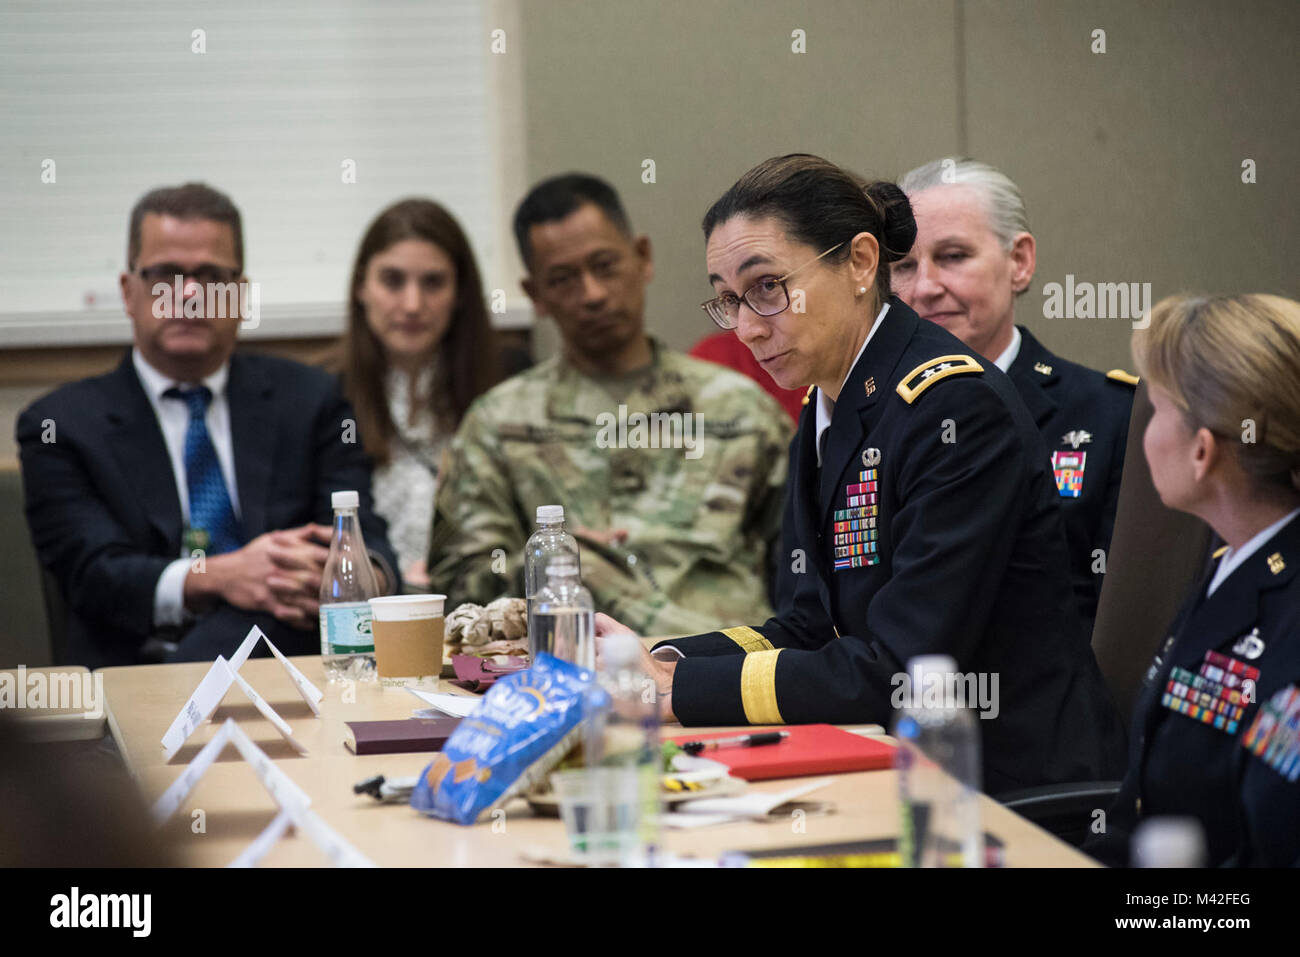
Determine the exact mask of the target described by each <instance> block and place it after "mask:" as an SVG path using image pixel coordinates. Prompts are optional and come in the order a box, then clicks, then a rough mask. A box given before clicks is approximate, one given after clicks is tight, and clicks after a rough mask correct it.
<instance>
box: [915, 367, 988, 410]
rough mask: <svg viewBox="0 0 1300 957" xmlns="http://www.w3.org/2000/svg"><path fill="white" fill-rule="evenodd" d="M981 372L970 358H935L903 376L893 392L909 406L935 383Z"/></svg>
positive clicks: (982, 368) (982, 369)
mask: <svg viewBox="0 0 1300 957" xmlns="http://www.w3.org/2000/svg"><path fill="white" fill-rule="evenodd" d="M983 372H984V367H983V366H981V365H980V364H979V363H978V362H976V361H975V360H974V359H972V358H971V357H970V356H963V355H951V356H937V357H936V358H934V359H931V360H929V361H928V362H922V363H921V364H920V365H919V366H917V367H916V368H915V369H913V370H912V371H911V372H909V373H908V374H907V375H905V376H903V379H902V381H901V382H899V383H898V387H897V389H896V390H895V391H897V392H898V394H899V395H901V396H902V397H903V401H904V402H906V403H907V404H908V405H911V404H912V403H913V402H915V401H916V400H917V398H918V397H919V396H920V395H921V394H922V393H923V392H925V390H926V389H928V388H930V387H931V386H932V385H934V384H935V383H936V382H942V381H943V380H944V379H947V378H949V377H951V376H955V375H963V374H969V373H975V374H981V373H983Z"/></svg>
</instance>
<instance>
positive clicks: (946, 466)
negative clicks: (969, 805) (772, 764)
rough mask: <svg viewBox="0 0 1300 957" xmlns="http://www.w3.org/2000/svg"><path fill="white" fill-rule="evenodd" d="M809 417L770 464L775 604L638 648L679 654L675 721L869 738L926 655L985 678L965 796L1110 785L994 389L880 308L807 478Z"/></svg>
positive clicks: (1108, 731) (937, 333) (1108, 726)
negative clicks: (787, 478)
mask: <svg viewBox="0 0 1300 957" xmlns="http://www.w3.org/2000/svg"><path fill="white" fill-rule="evenodd" d="M814 413H815V406H814V405H813V403H812V402H810V403H809V404H808V406H806V407H805V409H804V412H803V415H802V417H801V419H800V423H799V432H798V434H797V435H796V436H795V439H794V441H793V443H792V445H791V453H790V455H791V461H790V473H791V484H790V490H789V494H788V496H787V504H786V515H785V529H784V531H785V538H786V541H787V543H791V542H793V543H797V545H798V547H800V548H801V549H802V550H803V552H804V556H803V557H805V558H806V570H804V571H803V573H802V574H794V575H792V576H790V577H791V578H793V580H794V595H793V599H792V600H786V601H783V607H782V610H781V611H780V612H778V613H777V615H776V616H774V617H772V618H770V619H768V620H767V622H766V623H765V624H763V625H758V626H755V627H753V628H749V627H745V628H732V629H728V630H727V631H726V632H711V633H708V634H704V635H697V636H693V637H689V638H681V639H674V640H671V641H668V642H661V643H660V645H659V646H656V647H661V646H662V645H665V644H671V645H672V646H674V647H675V648H677V649H678V650H679V651H681V652H682V653H683V654H684V655H685V658H684V660H682V661H680V662H678V664H677V671H676V674H675V677H674V681H673V689H672V696H673V708H674V711H675V713H676V715H677V717H678V719H679V720H680V721H681V722H682V724H685V725H709V724H738V723H745V722H748V723H750V724H774V723H790V724H797V723H809V722H832V723H851V722H879V723H881V724H886V725H888V724H889V722H890V719H891V714H892V711H893V706H892V702H893V701H894V700H895V698H894V695H895V692H896V691H897V690H898V689H899V688H901V685H900V684H899V683H898V681H897V679H896V676H898V675H899V674H900V673H902V672H903V671H904V669H905V666H906V664H907V661H908V660H909V659H910V658H912V657H914V656H916V655H923V654H935V653H943V654H949V655H952V656H953V657H954V658H955V659H956V662H957V666H958V669H959V671H961V672H962V673H984V674H985V675H986V677H987V680H988V685H987V687H991V678H992V676H993V675H996V676H997V680H998V695H997V702H996V715H995V716H994V711H993V709H992V708H990V709H986V711H985V713H987V714H988V715H989V717H987V718H986V719H981V720H980V721H978V722H977V723H978V724H979V726H980V729H981V732H982V746H983V767H984V782H983V786H984V789H985V790H987V791H989V792H990V793H998V792H1002V791H1006V790H1009V789H1013V788H1016V787H1028V786H1031V785H1037V784H1044V783H1049V782H1059V781H1067V780H1078V779H1094V778H1097V777H1099V776H1101V777H1104V776H1107V775H1109V776H1110V777H1118V776H1119V774H1120V773H1121V772H1122V769H1123V767H1124V739H1123V734H1122V731H1121V729H1120V725H1119V720H1118V716H1117V715H1116V714H1115V709H1114V707H1113V705H1112V704H1111V702H1110V699H1109V696H1108V694H1107V691H1106V689H1105V687H1104V685H1103V683H1102V678H1101V674H1100V672H1099V670H1098V668H1097V664H1096V661H1095V660H1094V659H1093V656H1092V650H1091V648H1089V646H1088V644H1087V642H1086V641H1085V640H1084V639H1083V637H1082V635H1081V632H1080V629H1079V625H1078V619H1077V615H1076V612H1075V608H1074V601H1073V600H1072V596H1071V592H1070V583H1069V576H1068V573H1067V571H1066V569H1067V568H1068V561H1067V558H1066V555H1065V535H1064V532H1063V530H1062V526H1061V516H1060V508H1059V505H1058V503H1057V499H1058V496H1057V493H1056V488H1055V485H1054V484H1053V482H1052V477H1051V472H1050V469H1049V460H1048V456H1047V453H1046V451H1045V449H1044V448H1043V444H1042V439H1041V437H1040V436H1039V434H1038V431H1037V430H1036V429H1035V428H1034V423H1033V421H1032V420H1031V419H1030V418H1029V414H1028V413H1027V411H1026V410H1025V407H1024V404H1023V403H1022V402H1021V401H1020V400H1019V398H1018V397H1017V396H1016V392H1015V388H1014V387H1013V386H1012V385H1011V382H1010V381H1009V380H1008V379H1007V377H1006V376H1005V375H1003V374H1002V372H1001V371H999V370H998V369H997V368H996V367H995V366H994V365H992V363H989V362H986V361H984V360H983V359H980V358H979V357H976V356H972V355H970V354H969V353H968V352H967V351H966V350H965V348H964V346H963V345H962V343H961V341H960V340H958V339H957V338H956V337H954V336H953V335H952V334H951V333H949V332H947V331H945V330H943V329H941V328H940V327H939V326H937V325H934V324H932V323H928V322H923V321H922V320H921V319H920V318H918V316H917V315H916V313H915V312H913V311H912V310H911V309H909V308H908V307H907V306H906V305H904V304H903V303H902V302H901V301H900V300H899V299H898V298H897V297H894V298H892V299H891V300H890V308H889V311H888V312H887V313H886V314H885V317H884V319H883V320H882V324H881V327H880V328H879V329H877V330H876V334H875V336H874V338H872V340H871V342H870V344H869V345H868V346H867V348H866V350H865V351H864V352H863V354H862V356H861V357H860V358H859V359H858V361H857V363H856V365H854V367H853V370H852V371H851V372H850V374H849V378H848V381H847V383H846V385H845V387H844V389H843V391H842V393H841V394H840V397H839V400H838V401H837V402H836V403H835V411H834V415H833V417H832V420H831V425H830V428H829V429H828V430H827V437H826V440H825V458H824V462H823V467H821V468H820V469H819V468H818V466H817V459H816V450H815V449H814V448H813V442H814V441H815V440H814V432H815V415H814ZM799 559H800V556H799V555H798V554H797V553H796V556H795V562H796V564H797V563H798V561H799ZM837 566H838V567H837ZM797 570H798V569H797V568H796V571H797ZM972 704H973V702H972Z"/></svg>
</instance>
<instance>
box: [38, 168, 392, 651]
mask: <svg viewBox="0 0 1300 957" xmlns="http://www.w3.org/2000/svg"><path fill="white" fill-rule="evenodd" d="M120 285H121V292H122V301H123V304H124V306H125V308H126V312H127V313H128V315H129V316H130V317H131V322H132V327H133V333H134V335H133V339H134V345H133V348H132V349H131V350H130V351H129V352H128V354H127V355H126V356H125V357H124V358H123V360H122V362H121V364H120V365H119V366H118V367H117V368H116V369H115V370H113V371H112V372H109V373H108V374H106V375H102V376H97V377H95V378H91V379H86V380H83V381H80V382H73V383H70V384H68V385H65V386H63V387H61V388H59V389H57V390H55V391H54V392H53V393H51V394H49V395H47V396H44V397H43V398H41V399H39V400H37V401H36V402H35V403H33V404H32V405H31V406H30V407H29V408H28V409H26V410H25V411H24V412H23V413H22V415H21V416H19V419H18V427H17V437H18V443H19V446H20V454H21V459H22V469H23V486H24V494H25V498H26V513H27V520H28V524H29V526H30V528H31V533H32V539H33V542H34V544H35V547H36V551H37V554H38V556H39V557H40V560H41V562H42V564H43V565H44V566H45V567H46V568H47V569H49V571H50V572H51V573H52V574H53V576H54V578H55V579H56V580H57V581H58V584H59V588H60V590H61V591H62V594H63V597H64V600H65V601H66V602H67V605H68V608H69V614H68V633H67V639H66V650H65V652H64V655H63V656H64V657H65V658H66V659H67V660H68V661H69V662H76V663H79V664H84V665H87V666H88V667H92V668H93V667H100V666H103V665H112V664H131V663H135V662H137V661H141V660H158V659H160V658H161V659H163V660H177V661H182V660H204V659H210V658H213V657H215V656H216V655H217V654H227V655H229V654H230V653H231V652H232V651H233V650H234V649H235V648H236V647H237V646H238V645H239V643H240V641H242V640H243V638H244V635H245V634H246V633H247V631H248V629H249V628H250V627H251V626H252V625H254V624H256V625H259V626H260V627H261V628H262V630H263V631H265V632H266V633H267V635H268V636H269V637H270V638H271V640H272V641H274V642H275V643H276V645H277V646H278V647H279V648H280V649H281V650H282V651H283V652H285V653H286V654H309V653H313V652H316V651H318V650H319V647H320V643H319V638H318V631H317V620H318V619H317V616H318V611H319V609H318V605H317V599H318V596H319V590H320V583H321V574H322V570H323V568H324V564H325V559H326V558H327V556H328V547H327V546H328V543H329V536H330V528H329V527H328V524H327V523H329V522H330V521H331V515H332V511H331V507H330V495H331V493H332V492H334V491H338V490H345V489H355V490H357V491H358V492H359V493H360V495H361V510H360V517H361V523H362V527H363V534H364V535H365V537H366V542H367V545H368V547H369V549H370V551H371V557H372V560H373V561H374V562H375V563H376V565H377V567H378V572H379V575H378V577H379V580H380V585H381V590H385V589H391V588H392V587H394V586H395V585H396V584H397V583H398V580H397V578H396V576H395V575H394V573H393V572H392V571H391V569H393V568H395V567H396V562H395V560H394V558H393V554H392V551H391V549H390V547H389V545H388V542H387V538H386V527H385V525H384V522H383V520H382V519H381V518H379V517H378V516H376V515H375V514H374V513H373V511H372V509H371V502H370V467H369V463H368V461H367V460H366V458H365V456H364V453H363V452H362V450H361V446H360V444H359V443H358V442H356V440H355V435H354V434H351V433H350V431H349V429H350V427H351V428H352V429H354V423H353V421H352V412H351V409H350V407H349V406H348V404H347V402H346V400H344V399H343V398H342V396H341V395H340V393H339V389H338V386H337V383H336V381H335V380H334V379H333V378H332V377H330V376H329V375H327V374H326V373H324V372H321V371H319V370H316V369H312V368H309V367H307V366H303V365H300V364H298V363H296V362H291V361H288V360H285V359H278V358H272V357H268V356H257V355H246V354H242V353H236V352H235V343H236V338H237V335H238V331H239V326H240V321H241V313H243V314H245V315H246V314H247V309H246V306H247V299H246V298H245V295H244V294H245V292H246V281H245V279H244V276H243V236H242V230H241V225H240V217H239V211H238V210H237V209H236V208H235V206H234V205H233V204H232V203H231V202H230V200H229V199H228V198H227V197H225V196H224V195H222V194H221V193H218V192H217V191H215V190H212V189H210V188H208V187H206V186H203V185H199V184H187V185H185V186H180V187H176V188H164V189H158V190H154V191H153V192H151V193H149V194H147V195H146V196H145V197H143V198H142V199H141V200H140V202H139V203H137V205H136V207H135V209H134V210H133V211H132V215H131V225H130V233H129V241H128V249H127V270H126V272H124V273H122V275H121V277H120ZM232 288H233V289H234V290H236V291H237V295H235V296H233V297H231V296H226V295H223V293H224V292H225V291H228V290H230V289H232Z"/></svg>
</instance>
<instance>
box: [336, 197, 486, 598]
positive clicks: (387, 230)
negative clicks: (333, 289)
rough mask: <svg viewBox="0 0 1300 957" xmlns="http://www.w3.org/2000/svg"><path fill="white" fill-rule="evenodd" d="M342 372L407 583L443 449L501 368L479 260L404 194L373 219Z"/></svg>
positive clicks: (353, 293) (425, 532)
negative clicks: (497, 369)
mask: <svg viewBox="0 0 1300 957" xmlns="http://www.w3.org/2000/svg"><path fill="white" fill-rule="evenodd" d="M342 347H343V348H342V352H343V355H342V359H341V367H342V372H341V378H342V381H343V389H344V391H345V393H346V394H347V397H348V399H349V400H350V401H351V402H352V406H353V408H354V409H355V410H356V415H357V426H358V431H359V433H360V437H361V441H362V443H363V444H364V446H365V449H366V452H367V453H368V454H369V455H370V457H371V459H372V460H373V462H374V465H375V473H374V495H375V510H376V511H377V512H378V513H379V514H380V515H382V516H383V517H384V518H385V519H386V520H387V522H388V529H389V538H390V540H391V541H392V543H393V547H394V548H395V549H396V550H397V555H398V558H399V560H400V561H401V564H402V576H403V578H404V579H406V580H407V582H408V583H410V584H414V585H417V586H418V585H420V584H422V583H423V581H424V580H425V577H426V576H425V571H424V557H425V553H426V551H427V549H428V540H429V526H430V522H431V520H432V516H433V496H434V492H435V491H436V489H437V481H438V459H439V457H440V455H441V453H442V449H443V447H444V445H445V444H446V442H447V441H448V440H449V439H450V438H451V436H452V435H453V434H454V433H455V431H456V428H457V426H459V424H460V420H461V417H462V416H464V414H465V410H466V409H468V408H469V404H470V403H471V402H472V401H473V400H474V399H475V398H477V397H478V396H479V395H481V394H482V393H483V392H484V391H486V390H487V389H488V388H489V387H490V386H491V385H492V384H493V383H494V382H495V381H496V378H497V371H496V367H495V357H496V349H495V348H494V345H493V337H492V329H491V326H490V324H489V322H488V315H487V307H486V304H485V302H484V298H483V286H482V282H481V281H480V279H479V271H478V265H477V263H476V262H475V261H474V253H473V251H472V250H471V249H470V245H469V242H468V240H467V239H466V238H465V233H464V231H463V230H462V229H461V227H460V224H459V223H457V222H456V220H455V218H453V217H452V215H451V214H450V213H449V212H447V210H445V209H444V208H443V207H442V206H440V205H439V204H438V203H435V202H433V201H432V200H428V199H405V200H402V201H401V202H398V203H395V204H394V205H392V206H390V207H388V208H387V209H385V210H384V211H383V212H381V213H380V214H379V215H378V216H377V217H376V218H375V220H374V222H372V223H371V224H370V226H369V228H367V229H366V232H365V235H364V236H363V237H362V239H361V246H360V248H359V249H358V250H357V256H356V261H355V263H354V265H353V267H352V279H351V283H350V284H349V287H348V319H347V329H346V331H345V332H344V334H343V341H342Z"/></svg>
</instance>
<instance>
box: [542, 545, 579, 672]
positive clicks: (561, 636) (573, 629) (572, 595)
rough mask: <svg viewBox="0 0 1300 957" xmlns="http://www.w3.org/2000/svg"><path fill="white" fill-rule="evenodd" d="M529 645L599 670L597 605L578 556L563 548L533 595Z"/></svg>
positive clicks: (547, 569) (548, 567) (549, 566)
mask: <svg viewBox="0 0 1300 957" xmlns="http://www.w3.org/2000/svg"><path fill="white" fill-rule="evenodd" d="M534 601H535V602H536V604H535V605H534V610H533V614H532V617H531V620H530V621H529V623H528V626H529V627H528V645H529V650H530V651H532V653H533V655H534V659H533V660H536V655H537V653H538V652H541V651H545V652H548V653H549V654H552V655H554V656H555V657H557V658H562V659H564V660H565V661H569V662H572V663H573V664H575V665H577V666H578V667H579V668H586V669H587V670H588V671H595V670H596V622H595V616H596V609H595V605H594V603H593V602H592V600H591V592H589V591H587V589H585V588H583V587H582V582H581V581H580V580H579V579H578V559H577V558H576V557H575V556H572V555H568V554H565V553H563V552H561V553H559V554H557V555H555V556H554V557H553V558H552V559H551V563H550V564H549V565H547V566H546V585H545V587H543V588H542V589H541V591H539V592H538V593H537V595H536V597H535V599H534Z"/></svg>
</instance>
